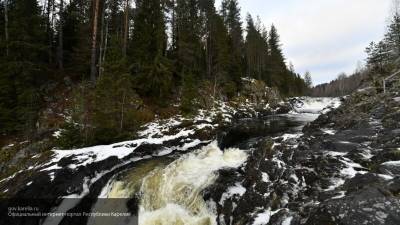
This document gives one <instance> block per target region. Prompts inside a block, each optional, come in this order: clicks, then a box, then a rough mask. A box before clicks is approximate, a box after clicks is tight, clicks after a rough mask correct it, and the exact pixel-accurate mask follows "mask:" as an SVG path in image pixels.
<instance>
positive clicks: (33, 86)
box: [0, 0, 46, 137]
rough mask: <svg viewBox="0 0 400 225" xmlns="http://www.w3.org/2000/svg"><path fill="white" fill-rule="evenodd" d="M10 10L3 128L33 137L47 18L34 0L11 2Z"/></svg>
mask: <svg viewBox="0 0 400 225" xmlns="http://www.w3.org/2000/svg"><path fill="white" fill-rule="evenodd" d="M8 9H9V11H8V19H9V24H8V32H9V41H8V50H9V53H8V56H7V57H6V58H5V59H4V58H3V59H2V60H1V61H0V63H1V64H0V68H1V69H0V85H1V86H2V89H1V95H0V99H1V101H0V102H1V103H0V124H1V125H0V126H1V127H0V130H1V131H2V132H14V131H24V133H25V134H26V135H27V136H28V137H32V136H33V134H34V132H35V130H36V129H37V119H38V110H39V108H40V104H41V97H40V92H39V88H40V87H41V85H42V84H43V83H44V78H45V72H44V68H43V66H44V60H43V59H44V56H45V49H46V48H45V40H46V34H45V32H44V29H43V27H44V24H45V21H44V18H42V16H41V15H40V8H39V6H38V4H37V2H36V1H35V0H26V1H8ZM26 21H29V23H27V22H26Z"/></svg>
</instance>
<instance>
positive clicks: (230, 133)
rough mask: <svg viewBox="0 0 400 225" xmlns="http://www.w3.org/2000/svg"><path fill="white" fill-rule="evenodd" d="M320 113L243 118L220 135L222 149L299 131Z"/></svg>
mask: <svg viewBox="0 0 400 225" xmlns="http://www.w3.org/2000/svg"><path fill="white" fill-rule="evenodd" d="M317 117H318V114H283V115H273V116H267V117H264V118H259V119H242V120H240V121H238V123H236V124H235V125H234V126H233V127H232V128H230V129H229V130H227V131H225V132H223V133H222V134H221V135H220V136H219V137H218V139H219V145H220V147H221V149H224V148H227V147H232V146H238V147H240V146H246V143H249V142H250V143H253V142H256V141H257V140H258V139H260V138H265V137H276V136H280V135H283V134H285V133H298V132H301V129H302V128H303V127H304V126H305V125H306V124H307V123H309V122H311V121H313V120H315V119H316V118H317Z"/></svg>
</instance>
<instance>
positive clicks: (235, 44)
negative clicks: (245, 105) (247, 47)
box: [222, 0, 244, 85]
mask: <svg viewBox="0 0 400 225" xmlns="http://www.w3.org/2000/svg"><path fill="white" fill-rule="evenodd" d="M222 15H223V18H224V22H225V25H226V27H227V29H228V33H229V41H228V43H229V52H230V59H229V61H230V65H229V74H231V76H232V77H233V79H234V81H235V82H236V84H237V85H239V84H240V77H241V76H243V74H244V63H243V62H244V54H243V51H244V41H243V30H242V22H241V16H240V8H239V3H238V1H237V0H224V1H223V2H222Z"/></svg>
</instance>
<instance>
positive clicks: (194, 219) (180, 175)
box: [108, 142, 248, 225]
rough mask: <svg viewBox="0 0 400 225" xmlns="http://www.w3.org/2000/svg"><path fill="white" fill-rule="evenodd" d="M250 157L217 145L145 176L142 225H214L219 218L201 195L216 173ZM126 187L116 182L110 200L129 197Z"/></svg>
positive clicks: (142, 198) (215, 176)
mask: <svg viewBox="0 0 400 225" xmlns="http://www.w3.org/2000/svg"><path fill="white" fill-rule="evenodd" d="M247 156H248V155H247V153H246V152H245V151H243V150H240V149H237V148H230V149H226V150H224V151H222V150H221V149H220V148H219V147H218V145H217V143H216V142H213V143H211V144H209V145H208V146H205V147H203V148H201V149H200V150H198V151H196V152H193V153H190V154H187V155H184V156H182V157H181V158H179V159H177V160H176V161H174V162H172V163H171V164H169V165H167V166H166V167H164V168H160V167H158V168H156V169H154V170H153V171H152V172H150V173H149V174H148V175H146V176H145V177H144V178H143V179H142V182H141V186H140V191H139V193H140V196H141V200H140V206H139V224H140V225H154V224H157V225H176V224H182V225H214V224H216V215H215V212H213V210H212V207H211V206H210V205H208V204H207V203H206V202H205V201H204V199H203V197H202V194H201V192H202V191H203V190H204V189H205V188H206V187H208V186H209V185H211V184H213V183H214V182H215V180H216V179H217V176H218V175H217V171H218V170H220V169H223V168H238V167H239V166H241V165H242V164H243V163H244V162H245V161H246V160H247ZM131 194H132V193H129V191H128V190H126V186H125V185H123V184H121V183H120V182H115V183H114V184H113V186H112V188H111V190H110V192H109V194H108V197H109V198H116V197H117V198H121V197H129V196H131Z"/></svg>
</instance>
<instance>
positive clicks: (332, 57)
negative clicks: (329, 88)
mask: <svg viewBox="0 0 400 225" xmlns="http://www.w3.org/2000/svg"><path fill="white" fill-rule="evenodd" d="M220 2H221V0H216V4H217V9H219V8H220ZM390 3H391V0H239V4H240V7H241V8H242V17H243V18H244V17H245V15H246V14H247V13H248V12H249V13H250V14H252V15H253V17H256V16H257V15H259V16H260V18H261V20H262V22H263V23H264V24H265V25H267V26H270V25H271V24H272V23H274V24H275V25H276V27H277V29H278V32H279V34H280V36H281V42H282V44H283V46H282V47H283V50H284V53H285V56H286V58H287V61H290V62H292V63H293V64H294V67H295V69H296V71H297V72H299V73H301V74H304V72H305V71H307V70H309V71H310V72H311V74H312V77H313V81H314V84H320V83H324V82H329V81H330V80H332V79H334V78H336V77H337V75H338V74H339V73H341V72H346V73H348V74H351V73H352V72H353V71H354V70H355V68H356V66H357V63H358V62H359V61H360V62H362V63H364V59H365V57H366V55H365V53H364V50H365V47H367V45H368V44H369V43H370V42H371V41H378V40H380V39H381V38H382V36H383V33H384V31H385V26H386V22H387V19H388V14H389V9H390ZM243 22H244V20H243ZM243 25H245V23H243Z"/></svg>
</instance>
